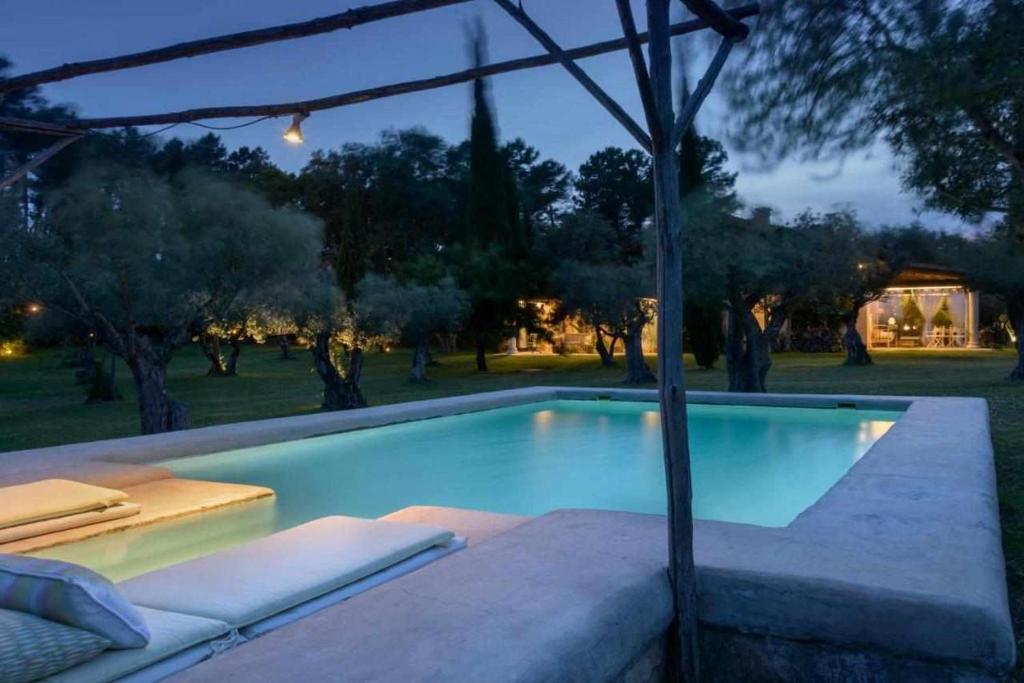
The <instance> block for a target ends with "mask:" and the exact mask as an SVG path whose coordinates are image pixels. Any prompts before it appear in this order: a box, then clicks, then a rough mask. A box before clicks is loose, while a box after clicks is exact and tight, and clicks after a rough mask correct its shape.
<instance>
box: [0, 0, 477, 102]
mask: <svg viewBox="0 0 1024 683" xmlns="http://www.w3.org/2000/svg"><path fill="white" fill-rule="evenodd" d="M468 1H469V0H392V1H391V2H384V3H381V4H379V5H367V6H364V7H353V8H352V9H350V10H346V11H345V12H340V13H338V14H331V15H329V16H325V17H319V18H317V19H311V20H309V21H301V22H298V23H294V24H283V25H281V26H270V27H268V28H261V29H256V30H254V31H243V32H241V33H231V34H228V35H223V36H215V37H212V38H203V39H200V40H192V41H189V42H187V43H177V44H175V45H168V46H166V47H161V48H157V49H155V50H146V51H145V52H135V53H132V54H127V55H121V56H118V57H108V58H105V59H94V60H92V61H88V62H72V63H69V64H62V65H60V66H57V67H53V68H51V69H44V70H42V71H34V72H32V73H27V74H22V75H20V76H12V77H11V78H7V79H0V93H5V92H11V91H13V90H21V89H23V88H30V87H32V86H36V85H42V84H43V83H54V82H56V81H65V80H67V79H69V78H76V77H78V76H85V75H88V74H98V73H104V72H107V71H119V70H121V69H132V68H135V67H139V66H145V65H147V64H157V63H160V62H169V61H173V60H175V59H183V58H186V57H198V56H199V55H206V54H210V53H213V52H223V51H225V50H237V49H238V48H242V47H251V46H253V45H263V44H265V43H273V42H277V41H281V40H293V39H295V38H304V37H306V36H315V35H318V34H321V33H330V32H332V31H338V30H340V29H344V28H353V27H354V26H359V25H361V24H368V23H370V22H373V21H381V20H383V19H391V18H393V17H399V16H402V15H404V14H413V13H415V12H423V11H426V10H431V9H435V8H438V7H446V6H448V5H456V4H460V3H464V2H468Z"/></svg>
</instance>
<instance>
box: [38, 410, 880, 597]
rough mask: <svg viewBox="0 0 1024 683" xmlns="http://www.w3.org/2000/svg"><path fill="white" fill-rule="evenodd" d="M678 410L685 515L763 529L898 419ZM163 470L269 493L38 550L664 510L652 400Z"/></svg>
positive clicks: (112, 559) (226, 456)
mask: <svg viewBox="0 0 1024 683" xmlns="http://www.w3.org/2000/svg"><path fill="white" fill-rule="evenodd" d="M687 412H688V415H689V430H690V447H691V462H692V469H693V482H694V484H693V489H694V490H693V506H694V514H695V516H696V517H698V518H702V519H713V520H722V521H729V522H743V523H747V524H757V525H762V526H775V527H777V526H785V525H787V524H789V523H790V522H791V521H792V520H793V519H794V518H795V517H796V516H797V515H798V514H800V512H802V511H803V510H805V509H806V508H807V507H809V506H810V505H812V504H813V503H814V502H815V501H817V500H818V499H819V498H820V497H821V496H822V495H823V494H824V493H825V492H826V491H827V490H828V489H829V488H830V487H831V486H832V485H833V484H835V483H836V482H837V481H838V480H839V479H840V478H841V477H842V476H843V475H844V474H845V473H846V472H847V471H848V470H849V468H850V467H851V466H852V465H853V464H854V463H855V462H857V460H858V459H860V458H861V456H863V455H864V453H865V452H866V451H867V450H868V448H870V447H871V445H872V444H873V443H874V442H875V441H876V440H877V439H878V438H879V437H881V436H882V435H883V434H885V432H886V431H887V430H888V429H889V427H891V426H892V424H893V423H894V422H895V420H896V419H898V417H899V415H900V413H898V412H889V411H865V410H842V409H840V410H826V409H803V408H774V407H772V408H766V407H749V406H735V405H729V406H717V405H690V406H689V407H688V411H687ZM161 464H162V465H163V466H165V467H169V468H170V469H171V470H173V471H174V472H175V473H176V474H177V475H178V476H180V477H187V478H194V479H209V480H215V481H227V482H237V483H244V484H256V485H261V486H268V487H270V488H272V489H274V490H275V491H276V492H277V498H276V500H273V501H264V502H261V503H256V504H253V505H245V506H241V507H239V508H237V509H225V510H221V511H217V512H214V513H209V514H203V515H198V516H196V517H194V518H185V519H182V520H178V521H174V522H168V523H165V524H160V525H155V526H152V527H143V528H140V529H136V530H129V531H126V532H122V533H118V534H111V535H107V536H101V537H98V538H94V539H89V540H86V541H82V542H80V543H75V544H72V545H68V546H63V547H58V548H55V549H52V550H49V551H44V552H43V553H40V554H41V555H45V556H47V557H59V558H62V559H67V560H70V561H73V562H79V563H82V564H85V565H87V566H90V567H92V568H94V569H96V570H97V571H100V572H102V573H104V574H106V575H108V576H110V577H111V578H113V579H115V580H117V579H123V578H127V577H129V576H133V575H135V574H138V573H142V572H144V571H148V570H150V569H153V568H156V567H160V566H165V565H168V564H172V563H174V562H180V561H182V560H184V559H188V558H190V557H195V556H198V555H203V554H207V553H209V552H213V551H214V550H217V549H220V548H223V547H227V546H230V545H234V544H236V543H240V542H243V541H245V540H249V539H252V538H257V537H260V536H264V535H266V534H269V533H273V532H274V531H276V530H280V529H285V528H288V527H292V526H295V525H296V524H301V523H302V522H306V521H309V520H311V519H315V518H317V517H322V516H324V515H331V514H345V515H354V516H358V517H378V516H380V515H384V514H387V513H389V512H392V511H394V510H397V509H400V508H403V507H406V506H409V505H443V506H451V507H465V508H474V509H480V510H488V511H492V512H507V513H514V514H522V515H538V514H542V513H544V512H547V511H550V510H553V509H557V508H566V507H580V508H604V509H611V510H628V511H635V512H648V513H659V514H663V513H664V511H665V481H664V471H663V466H662V454H661V426H660V421H659V415H658V410H657V404H654V403H639V402H637V403H632V402H618V401H616V402H610V401H550V402H543V403H534V404H529V405H524V406H516V407H511V408H500V409H496V410H488V411H483V412H478V413H471V414H466V415H457V416H451V417H442V418H435V419H430V420H421V421H417V422H409V423H404V424H397V425H389V426H385V427H376V428H373V429H365V430H359V431H353V432H345V433H341V434H333V435H330V436H323V437H317V438H311V439H303V440H299V441H292V442H287V443H278V444H272V445H267V446H259V447H256V448H247V449H243V450H236V451H225V452H221V453H214V454H211V455H203V456H195V457H190V458H180V459H175V460H170V461H166V462H163V463H161Z"/></svg>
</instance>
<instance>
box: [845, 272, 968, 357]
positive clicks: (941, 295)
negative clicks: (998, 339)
mask: <svg viewBox="0 0 1024 683" xmlns="http://www.w3.org/2000/svg"><path fill="white" fill-rule="evenodd" d="M978 316H979V310H978V292H976V291H973V290H971V289H969V288H968V287H967V285H966V282H965V281H964V276H963V273H961V272H959V271H956V270H952V269H949V268H942V267H940V266H933V265H925V264H913V265H910V266H908V267H907V268H905V269H904V270H903V271H901V272H900V274H899V275H898V276H897V277H896V279H895V280H893V283H892V285H891V286H890V287H888V288H886V290H885V294H884V295H883V296H882V297H881V298H880V299H878V300H877V301H873V302H871V303H870V304H868V305H867V306H865V307H864V308H863V309H862V310H861V312H860V316H859V317H858V318H857V331H858V332H860V335H861V337H862V338H863V339H864V343H865V344H867V346H868V348H869V349H878V348H939V349H941V348H977V346H978Z"/></svg>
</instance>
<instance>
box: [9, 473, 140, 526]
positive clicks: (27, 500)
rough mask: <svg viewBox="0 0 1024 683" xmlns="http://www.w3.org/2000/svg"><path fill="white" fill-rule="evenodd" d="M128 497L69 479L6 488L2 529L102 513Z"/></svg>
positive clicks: (118, 492) (111, 490)
mask: <svg viewBox="0 0 1024 683" xmlns="http://www.w3.org/2000/svg"><path fill="white" fill-rule="evenodd" d="M127 498H128V494H126V493H124V492H123V491H115V490H114V489H105V488H102V487H100V486H91V485H89V484H82V483H80V482H77V481H68V480H67V479H44V480H43V481H36V482H32V483H31V484H21V485H19V486H6V487H4V488H2V489H0V529H5V528H7V527H12V526H18V525H19V524H29V523H31V522H38V521H40V520H42V519H53V518H54V517H64V516H65V515H73V514H76V513H79V512H86V511H87V510H102V509H103V508H107V507H110V506H111V505H114V504H115V503H119V502H121V501H122V500H125V499H127Z"/></svg>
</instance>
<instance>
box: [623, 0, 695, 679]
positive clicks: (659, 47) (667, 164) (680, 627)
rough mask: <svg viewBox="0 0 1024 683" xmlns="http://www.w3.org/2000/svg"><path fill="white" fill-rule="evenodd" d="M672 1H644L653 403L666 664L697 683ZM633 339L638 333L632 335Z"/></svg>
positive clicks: (681, 675)
mask: <svg viewBox="0 0 1024 683" xmlns="http://www.w3.org/2000/svg"><path fill="white" fill-rule="evenodd" d="M668 26H669V0H647V27H648V31H649V34H650V45H649V57H650V76H651V78H650V80H651V85H652V89H653V91H654V101H655V104H656V107H657V112H656V115H657V120H658V123H659V124H660V126H659V127H660V131H655V130H652V131H651V133H652V137H653V138H654V139H655V142H654V149H653V152H654V154H653V156H654V159H653V163H654V165H653V175H654V207H655V208H654V225H655V229H656V230H657V237H658V265H657V283H658V399H659V405H660V408H661V436H662V453H663V456H664V461H665V487H666V490H667V499H668V510H667V512H668V547H669V564H668V572H669V581H670V582H671V584H672V598H673V599H672V603H673V604H672V606H673V612H674V614H675V623H674V628H673V631H674V633H673V635H674V636H675V637H674V638H672V639H671V640H670V652H672V653H673V654H674V655H675V656H674V657H672V659H671V660H670V661H671V662H672V664H673V669H674V671H673V672H672V673H673V674H674V675H675V677H677V678H682V679H684V680H686V681H692V682H694V683H695V682H696V681H698V680H699V678H700V667H699V661H698V650H699V649H698V633H697V574H696V571H695V569H694V565H693V504H692V502H693V491H692V487H691V481H690V450H689V445H688V443H687V428H686V391H685V387H684V384H683V253H682V230H683V224H682V215H681V212H680V208H679V161H678V156H677V155H676V153H675V150H674V145H673V144H672V142H671V141H672V126H673V124H674V118H675V113H674V111H673V106H672V102H673V96H672V46H671V39H670V36H669V28H668ZM634 336H637V335H634Z"/></svg>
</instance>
